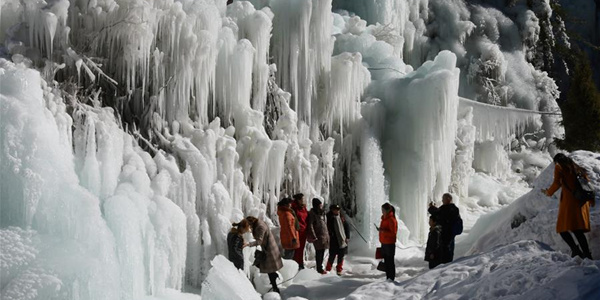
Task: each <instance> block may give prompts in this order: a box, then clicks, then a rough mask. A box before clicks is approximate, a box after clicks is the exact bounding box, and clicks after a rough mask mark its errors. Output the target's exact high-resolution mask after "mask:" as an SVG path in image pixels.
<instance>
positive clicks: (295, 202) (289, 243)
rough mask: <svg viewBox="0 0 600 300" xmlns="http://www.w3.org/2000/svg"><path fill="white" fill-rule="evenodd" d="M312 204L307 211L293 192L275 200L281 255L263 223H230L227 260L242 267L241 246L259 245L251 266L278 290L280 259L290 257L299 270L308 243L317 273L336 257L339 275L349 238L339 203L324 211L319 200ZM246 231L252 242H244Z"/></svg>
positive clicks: (247, 220) (327, 268)
mask: <svg viewBox="0 0 600 300" xmlns="http://www.w3.org/2000/svg"><path fill="white" fill-rule="evenodd" d="M312 206H313V207H312V209H311V210H310V211H308V210H307V208H306V199H305V197H304V195H303V194H296V195H294V197H293V199H290V198H284V199H282V200H281V201H279V203H277V216H278V218H279V226H280V227H279V229H280V232H279V240H280V243H281V248H282V249H283V255H282V253H281V252H280V251H279V244H278V243H277V241H276V239H275V237H274V235H273V233H272V232H271V231H270V230H269V227H268V225H267V224H266V223H265V222H263V221H261V220H259V219H257V218H255V217H246V218H245V219H243V220H242V221H240V222H239V223H234V224H233V228H232V229H231V231H230V232H229V234H228V236H227V245H228V250H229V259H230V260H231V261H232V262H233V264H234V265H235V266H236V267H237V268H238V269H243V268H244V256H243V254H242V249H243V248H245V247H256V246H260V247H261V250H260V251H258V250H257V251H256V252H255V257H254V258H255V259H254V265H255V266H257V267H258V269H259V270H260V273H266V274H268V276H269V281H270V283H271V285H272V290H273V291H274V292H279V288H278V287H277V276H278V275H277V273H276V272H277V271H278V270H279V269H281V268H282V267H283V261H282V260H281V259H282V258H283V259H293V260H295V261H296V262H297V263H298V268H299V269H300V270H302V269H304V250H305V247H306V243H307V242H308V243H311V244H313V246H314V248H315V256H316V270H317V272H319V273H320V274H326V273H328V272H330V271H331V270H332V268H333V264H334V262H336V258H337V264H336V272H337V274H338V275H341V274H342V270H343V265H344V256H345V255H346V254H347V253H348V242H349V238H350V228H349V226H348V223H347V222H346V220H345V218H344V217H343V216H342V214H341V213H340V211H341V208H340V206H339V205H336V204H332V205H331V206H330V207H329V212H327V213H325V210H324V209H323V202H322V201H321V200H320V199H318V198H314V199H313V200H312ZM250 231H252V236H253V238H254V242H252V243H245V242H244V238H243V235H244V234H245V233H247V232H250ZM327 249H329V259H328V260H327V265H326V266H325V269H323V259H324V256H325V250H327Z"/></svg>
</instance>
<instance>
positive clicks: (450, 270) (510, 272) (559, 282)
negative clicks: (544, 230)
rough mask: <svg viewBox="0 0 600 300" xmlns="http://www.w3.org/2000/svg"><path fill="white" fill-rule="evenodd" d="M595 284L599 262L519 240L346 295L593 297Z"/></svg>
mask: <svg viewBox="0 0 600 300" xmlns="http://www.w3.org/2000/svg"><path fill="white" fill-rule="evenodd" d="M598 283H600V262H598V261H590V260H581V259H579V258H576V259H571V257H570V256H569V255H566V254H562V253H558V252H554V251H552V250H551V249H550V248H549V247H548V246H547V245H544V244H542V243H539V242H536V241H520V242H515V243H512V244H508V245H506V246H502V247H497V248H494V249H493V250H491V251H490V252H488V253H485V254H481V255H475V256H469V257H464V258H462V259H459V260H456V261H455V262H454V263H451V264H448V265H441V266H439V267H436V268H435V269H433V270H431V271H429V272H427V273H424V274H422V275H419V276H416V277H415V278H413V279H410V280H406V281H403V282H399V283H398V282H393V283H390V282H377V283H373V284H370V285H365V286H363V287H360V288H359V289H358V290H357V291H355V292H354V293H352V294H350V295H349V296H348V297H346V299H348V300H359V299H373V298H377V299H415V298H417V299H450V298H452V299H454V298H460V297H468V298H470V299H493V298H503V299H525V298H527V299H595V298H597V297H598V296H600V293H599V290H598V289H597V288H596V287H597V285H598Z"/></svg>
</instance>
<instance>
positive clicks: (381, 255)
mask: <svg viewBox="0 0 600 300" xmlns="http://www.w3.org/2000/svg"><path fill="white" fill-rule="evenodd" d="M382 258H383V253H381V247H377V249H375V259H382Z"/></svg>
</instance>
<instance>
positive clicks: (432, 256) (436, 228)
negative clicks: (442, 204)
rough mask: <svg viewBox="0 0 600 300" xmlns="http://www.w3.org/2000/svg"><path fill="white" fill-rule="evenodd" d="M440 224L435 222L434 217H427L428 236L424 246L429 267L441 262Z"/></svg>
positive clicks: (431, 267)
mask: <svg viewBox="0 0 600 300" xmlns="http://www.w3.org/2000/svg"><path fill="white" fill-rule="evenodd" d="M441 254H442V226H440V225H439V224H437V221H436V219H435V217H434V216H433V215H432V216H430V217H429V236H428V237H427V247H425V261H427V262H429V269H433V268H435V267H436V266H438V265H439V264H440V263H441V257H442V255H441Z"/></svg>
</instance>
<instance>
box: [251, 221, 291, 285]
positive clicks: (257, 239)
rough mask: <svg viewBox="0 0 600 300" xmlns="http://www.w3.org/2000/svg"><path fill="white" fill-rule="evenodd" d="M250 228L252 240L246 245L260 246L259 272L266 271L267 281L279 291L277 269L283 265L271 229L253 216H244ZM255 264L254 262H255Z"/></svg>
mask: <svg viewBox="0 0 600 300" xmlns="http://www.w3.org/2000/svg"><path fill="white" fill-rule="evenodd" d="M246 220H248V223H249V224H250V228H251V229H252V236H253V237H254V242H251V243H249V244H248V245H247V246H248V247H256V246H260V247H261V248H262V251H263V252H264V259H263V260H262V261H259V262H258V269H259V270H260V273H267V274H268V275H269V281H270V282H271V286H272V287H273V291H274V292H276V293H279V288H278V287H277V277H278V275H277V271H278V270H279V269H281V268H282V267H283V262H282V261H281V254H280V253H279V246H278V245H277V242H275V238H274V237H273V234H271V230H269V226H267V224H266V223H265V222H263V221H261V220H259V219H257V218H255V217H246ZM255 265H256V262H255Z"/></svg>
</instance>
